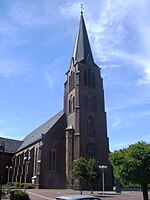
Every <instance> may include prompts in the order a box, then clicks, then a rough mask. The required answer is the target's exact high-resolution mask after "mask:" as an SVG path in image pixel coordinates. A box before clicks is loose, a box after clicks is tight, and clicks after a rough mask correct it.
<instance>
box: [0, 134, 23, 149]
mask: <svg viewBox="0 0 150 200" xmlns="http://www.w3.org/2000/svg"><path fill="white" fill-rule="evenodd" d="M1 142H4V144H5V151H4V152H5V153H15V152H16V150H17V149H18V147H19V146H20V145H21V144H22V141H19V140H13V139H9V138H3V137H0V144H1Z"/></svg>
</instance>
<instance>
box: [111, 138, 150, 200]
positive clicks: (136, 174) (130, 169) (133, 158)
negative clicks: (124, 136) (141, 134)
mask: <svg viewBox="0 0 150 200" xmlns="http://www.w3.org/2000/svg"><path fill="white" fill-rule="evenodd" d="M109 160H110V163H111V164H112V166H113V169H114V175H115V177H116V179H119V180H120V182H122V183H124V184H129V183H131V184H140V185H141V188H142V191H143V199H144V200H148V184H149V183H150V144H148V143H146V142H143V141H141V142H137V143H136V144H132V145H130V146H129V147H128V148H124V149H120V150H118V151H114V152H113V153H110V156H109Z"/></svg>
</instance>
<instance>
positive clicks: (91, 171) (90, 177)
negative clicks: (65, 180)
mask: <svg viewBox="0 0 150 200" xmlns="http://www.w3.org/2000/svg"><path fill="white" fill-rule="evenodd" d="M98 175H99V166H98V162H97V161H96V160H95V159H89V160H87V159H85V158H83V157H80V158H78V159H76V160H74V162H73V170H72V178H73V179H74V180H78V181H79V183H80V192H81V194H82V186H83V184H84V183H87V184H89V185H90V189H91V193H93V185H94V183H95V180H96V179H97V177H98Z"/></svg>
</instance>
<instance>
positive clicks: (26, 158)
mask: <svg viewBox="0 0 150 200" xmlns="http://www.w3.org/2000/svg"><path fill="white" fill-rule="evenodd" d="M30 160H31V157H30V156H29V157H24V165H25V166H24V167H25V168H24V170H25V171H24V192H25V191H26V181H27V174H28V165H29V162H30Z"/></svg>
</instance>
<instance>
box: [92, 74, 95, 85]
mask: <svg viewBox="0 0 150 200" xmlns="http://www.w3.org/2000/svg"><path fill="white" fill-rule="evenodd" d="M92 86H93V88H95V73H94V72H92Z"/></svg>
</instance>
